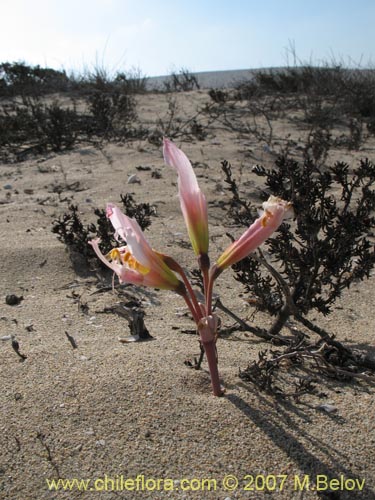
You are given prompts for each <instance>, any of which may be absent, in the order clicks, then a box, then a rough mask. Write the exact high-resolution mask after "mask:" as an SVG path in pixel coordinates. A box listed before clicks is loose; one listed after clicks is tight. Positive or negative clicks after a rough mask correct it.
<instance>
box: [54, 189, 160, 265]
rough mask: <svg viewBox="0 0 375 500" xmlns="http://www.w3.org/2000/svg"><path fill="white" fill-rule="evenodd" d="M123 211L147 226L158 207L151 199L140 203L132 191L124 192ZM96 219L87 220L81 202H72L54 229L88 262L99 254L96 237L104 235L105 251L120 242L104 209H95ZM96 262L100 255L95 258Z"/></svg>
mask: <svg viewBox="0 0 375 500" xmlns="http://www.w3.org/2000/svg"><path fill="white" fill-rule="evenodd" d="M121 202H122V205H123V211H124V213H125V214H126V215H128V216H129V217H132V218H135V219H136V220H137V222H138V224H139V225H140V227H141V228H142V230H145V229H146V228H148V227H149V226H150V225H151V218H152V216H155V215H156V210H155V207H153V206H152V205H150V204H148V203H140V204H137V203H136V202H135V201H134V198H133V196H132V195H131V194H126V195H121ZM94 213H95V215H96V217H97V220H96V223H93V224H84V223H83V222H82V220H81V218H80V215H79V211H78V206H77V205H70V206H69V207H68V212H66V213H64V214H63V215H62V216H61V217H59V218H58V219H57V220H55V221H54V222H53V226H52V232H53V233H55V234H57V238H58V239H59V241H61V242H62V243H64V244H65V245H66V247H67V249H68V250H69V251H70V252H73V253H78V254H80V255H81V256H82V257H83V259H84V261H86V263H87V264H90V262H91V260H92V259H93V258H94V257H96V256H95V253H94V251H93V249H92V247H91V245H90V244H89V241H90V240H91V239H93V238H100V240H101V243H100V248H101V250H102V252H103V253H104V254H106V253H108V252H109V251H110V250H111V249H112V248H113V247H115V246H118V242H117V241H116V240H115V238H114V229H113V226H112V224H111V223H110V221H109V219H108V218H107V216H106V213H105V211H104V210H101V209H95V210H94ZM95 262H97V259H96V258H95ZM99 262H100V261H99Z"/></svg>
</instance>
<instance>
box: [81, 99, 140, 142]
mask: <svg viewBox="0 0 375 500" xmlns="http://www.w3.org/2000/svg"><path fill="white" fill-rule="evenodd" d="M87 103H88V109H89V111H90V113H91V117H90V118H88V119H87V122H88V124H89V129H88V133H89V135H96V136H102V137H104V138H105V139H113V138H115V139H117V140H122V139H125V138H126V137H127V136H129V135H130V134H131V130H132V128H131V125H132V123H133V122H134V121H135V120H136V118H137V113H136V102H135V99H134V98H133V97H132V96H130V95H127V94H121V93H120V92H119V91H112V92H101V91H95V92H94V93H92V94H91V95H89V97H88V98H87Z"/></svg>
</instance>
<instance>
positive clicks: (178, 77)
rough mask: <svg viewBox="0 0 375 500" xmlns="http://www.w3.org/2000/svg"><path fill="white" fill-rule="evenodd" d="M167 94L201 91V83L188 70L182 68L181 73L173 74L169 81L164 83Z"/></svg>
mask: <svg viewBox="0 0 375 500" xmlns="http://www.w3.org/2000/svg"><path fill="white" fill-rule="evenodd" d="M164 88H165V90H166V92H188V91H190V90H194V89H199V88H200V86H199V82H198V79H197V77H196V76H195V75H193V74H192V73H191V72H190V71H189V70H188V69H186V68H181V69H180V71H179V73H175V72H173V73H172V74H171V75H170V77H169V80H168V81H166V82H164Z"/></svg>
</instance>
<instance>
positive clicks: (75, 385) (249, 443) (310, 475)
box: [0, 91, 375, 500]
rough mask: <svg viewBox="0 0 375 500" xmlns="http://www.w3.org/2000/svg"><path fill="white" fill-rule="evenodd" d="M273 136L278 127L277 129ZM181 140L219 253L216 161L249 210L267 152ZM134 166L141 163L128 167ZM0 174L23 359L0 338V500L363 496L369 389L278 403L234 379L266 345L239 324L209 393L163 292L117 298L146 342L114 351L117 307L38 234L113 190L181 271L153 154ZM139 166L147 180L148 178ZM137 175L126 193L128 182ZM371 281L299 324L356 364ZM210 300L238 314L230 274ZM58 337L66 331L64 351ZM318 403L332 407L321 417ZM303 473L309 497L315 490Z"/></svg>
mask: <svg viewBox="0 0 375 500" xmlns="http://www.w3.org/2000/svg"><path fill="white" fill-rule="evenodd" d="M178 99H179V102H180V105H181V113H182V115H183V116H184V115H186V116H188V113H189V112H191V111H192V110H194V109H195V108H196V106H198V105H199V104H202V103H204V102H207V100H208V97H207V94H206V92H205V91H200V92H191V93H187V94H181V95H179V96H178ZM139 109H140V116H141V119H142V120H143V123H144V124H145V126H152V125H153V124H154V125H155V122H156V120H157V118H158V117H159V116H163V115H164V113H165V109H166V100H165V96H161V95H156V94H155V95H153V94H150V95H145V96H142V97H141V98H139ZM184 110H185V111H184ZM278 130H279V131H280V135H282V134H284V135H285V134H286V132H287V131H286V130H285V124H284V123H282V122H280V123H279V124H278ZM291 132H292V133H294V134H295V136H296V139H298V133H297V132H296V131H293V130H292V131H291ZM179 144H180V143H179ZM181 145H182V147H183V149H184V151H185V152H186V153H187V155H188V156H189V158H190V159H191V160H192V161H194V162H197V166H196V173H197V176H198V181H199V183H200V185H201V188H202V190H203V191H204V192H205V193H206V195H207V198H208V201H209V216H210V224H211V226H210V245H211V251H210V252H211V258H212V260H213V259H215V258H216V257H217V256H218V255H219V253H220V252H221V251H222V250H223V249H224V248H225V247H226V246H227V245H228V243H229V240H228V237H227V236H225V232H226V231H228V230H230V232H231V233H232V234H235V235H238V234H239V232H240V230H239V229H236V228H228V226H227V222H226V218H225V211H224V210H223V209H221V208H220V202H222V201H224V200H228V194H227V193H225V191H224V189H223V186H224V183H223V179H222V174H221V171H220V161H221V160H223V159H227V160H229V161H231V163H232V165H233V170H234V173H235V176H236V178H237V180H239V181H240V183H241V186H242V187H243V191H244V192H246V193H248V196H249V197H251V199H253V200H254V201H256V200H257V199H258V196H257V193H258V186H259V184H258V182H259V181H258V179H257V178H256V177H255V175H254V174H252V173H251V166H252V165H253V164H254V163H256V162H263V163H264V164H270V162H272V161H273V156H272V153H270V152H268V151H267V150H266V149H265V148H263V145H262V144H258V143H257V141H256V140H255V139H251V138H240V137H237V136H236V135H234V134H230V133H228V132H226V131H223V130H216V131H214V132H213V133H212V134H210V135H209V136H208V137H207V139H206V140H205V141H203V142H199V141H197V142H194V143H182V144H181ZM335 154H336V155H337V157H340V158H348V159H350V160H351V161H352V162H355V160H356V158H359V157H365V156H369V157H370V158H371V157H372V158H373V157H374V144H371V143H370V144H368V145H367V146H366V148H364V149H363V150H362V151H359V152H356V153H355V154H353V153H350V154H349V153H347V152H343V151H340V152H334V155H335ZM140 165H141V166H150V167H151V170H149V171H138V170H137V169H136V167H137V166H140ZM0 168H1V170H0V172H1V173H0V175H1V191H0V201H1V202H2V204H1V205H0V213H1V218H0V234H1V248H0V252H1V256H0V272H1V277H2V279H1V284H0V287H1V297H2V298H1V302H2V305H1V318H0V337H2V338H3V337H5V338H7V337H9V336H10V335H15V336H16V338H17V340H18V341H19V344H20V352H21V353H23V354H25V355H26V356H27V360H25V361H23V362H22V361H21V360H20V358H19V357H18V356H17V355H16V353H15V352H14V351H13V350H12V347H11V342H10V341H9V340H2V341H0V363H1V373H0V377H1V388H2V390H1V392H0V402H1V417H0V498H4V499H5V498H6V499H10V500H16V499H19V500H21V499H22V500H31V499H35V500H40V499H55V498H56V499H60V498H67V499H75V498H88V499H91V498H93V499H95V498H105V499H107V498H108V499H112V498H113V499H114V498H129V499H133V498H134V499H138V498H139V499H164V498H173V499H222V500H224V499H227V500H228V499H235V498H238V499H244V500H250V499H251V500H253V499H258V498H275V499H276V498H277V499H304V500H310V499H315V498H319V497H320V498H332V499H337V498H340V499H353V498H363V499H366V500H371V499H373V498H375V460H374V447H375V427H374V418H373V415H374V410H375V404H374V388H373V384H371V383H367V382H364V381H358V382H351V383H343V382H337V381H334V380H321V381H320V382H319V391H320V393H321V397H320V398H319V397H318V396H316V395H309V396H305V397H303V398H302V400H301V402H299V403H296V402H294V401H293V400H292V401H290V400H277V399H275V398H273V397H271V396H268V395H266V394H265V393H262V392H259V391H258V390H257V389H256V388H255V387H254V386H252V385H250V384H245V383H243V382H242V381H241V380H240V378H239V377H238V371H239V368H242V369H244V368H246V366H247V365H248V363H249V362H250V361H251V360H254V359H257V355H258V352H259V351H260V350H263V349H265V348H267V347H269V346H267V345H266V344H264V343H262V342H260V341H259V339H257V338H255V337H252V336H251V335H245V334H244V333H242V332H240V331H238V332H234V333H232V334H231V335H230V336H227V337H225V338H220V339H219V341H218V352H219V359H220V364H219V368H220V374H221V377H222V379H223V382H224V384H225V387H226V393H225V396H224V397H222V398H215V397H213V396H212V395H211V393H210V382H209V376H208V373H207V366H206V364H205V363H204V364H203V369H202V370H201V371H196V370H192V369H190V368H188V367H187V366H186V365H185V364H184V361H185V360H186V359H187V358H190V359H192V358H193V357H194V356H197V355H198V353H199V346H198V341H197V338H196V337H195V336H194V335H188V334H183V333H181V330H184V329H192V328H193V322H192V321H191V319H190V318H189V316H187V315H185V314H184V312H185V308H184V303H183V301H182V300H181V299H180V298H179V297H177V296H175V295H173V294H172V293H170V292H157V291H154V290H140V289H134V288H131V287H130V288H129V287H126V288H125V292H126V293H128V294H130V295H132V294H133V295H134V296H137V297H138V298H140V299H141V300H142V302H143V305H144V309H145V312H146V318H145V321H146V326H147V327H148V329H149V331H150V333H151V335H152V336H153V337H154V340H153V341H149V342H143V343H133V344H122V343H120V342H119V341H118V338H119V337H124V336H127V335H129V329H128V325H127V322H126V320H125V319H123V318H120V317H118V316H115V315H114V314H103V310H104V308H105V307H110V306H113V305H114V304H116V303H118V302H119V301H121V300H124V297H123V296H121V295H120V296H119V295H117V294H116V293H114V292H112V291H107V292H105V293H97V291H98V287H97V283H98V281H97V277H96V275H95V274H89V275H87V274H86V275H84V274H83V273H78V274H77V273H76V272H75V271H74V270H73V267H72V263H71V260H70V258H69V254H68V253H67V252H66V250H65V247H64V245H63V244H61V243H60V242H59V241H58V240H57V238H56V235H54V234H53V233H52V232H51V225H52V222H53V220H54V219H56V217H58V216H59V215H61V214H62V213H64V212H65V211H66V210H67V204H68V200H69V201H73V202H74V203H78V204H79V207H80V212H81V215H82V219H83V220H85V221H86V222H90V221H94V220H95V216H94V214H93V210H94V208H95V207H101V208H103V207H104V206H105V203H106V202H107V201H113V202H119V200H120V194H121V193H126V192H131V193H134V197H135V199H136V201H137V202H141V201H148V202H150V203H152V204H154V205H155V206H156V208H157V213H158V217H156V218H154V220H153V223H152V225H151V227H150V228H149V229H148V230H147V237H148V239H149V240H150V242H151V243H152V245H153V247H154V248H156V249H158V250H160V251H163V252H165V253H169V254H170V255H172V256H173V257H175V258H176V259H177V260H178V261H179V262H180V263H181V264H182V265H183V266H185V267H186V268H187V269H189V268H190V269H191V268H195V267H196V262H195V259H194V256H193V252H192V251H191V249H190V248H189V244H188V238H187V235H186V230H185V226H184V222H183V219H182V215H181V213H180V208H179V201H178V199H177V196H176V193H177V187H176V177H175V174H174V172H173V171H172V169H170V168H168V167H166V166H164V163H163V159H162V152H161V148H157V147H155V146H153V145H151V144H149V143H148V142H146V141H137V142H134V143H132V144H130V145H126V146H122V145H113V144H110V145H106V146H105V147H104V149H103V151H99V150H97V149H95V148H94V147H92V146H87V145H81V146H79V147H76V148H75V149H74V150H73V151H70V152H67V153H64V154H59V155H46V156H44V157H41V158H34V159H29V160H27V161H25V162H23V163H20V164H15V165H9V164H7V165H5V164H3V165H1V166H0ZM154 169H158V170H160V172H161V178H160V179H155V178H153V177H152V175H151V174H152V170H154ZM135 173H136V174H137V176H138V177H139V179H140V184H131V185H129V184H127V179H128V176H129V175H131V174H135ZM75 181H79V182H80V186H81V187H82V188H83V190H82V191H79V192H76V191H71V190H69V188H67V189H65V190H64V191H63V193H61V195H58V194H56V193H53V192H52V191H53V186H55V185H56V184H57V183H64V182H65V183H67V184H71V183H73V182H75ZM9 186H10V187H9ZM374 284H375V278H374V276H372V277H371V278H370V280H368V281H367V282H364V283H363V284H361V285H360V286H359V285H356V286H354V287H353V288H352V289H351V290H350V291H348V292H347V293H345V294H344V295H343V297H342V299H341V300H340V301H339V302H338V303H337V305H338V306H339V307H340V309H336V310H335V311H334V312H333V313H332V314H331V315H330V316H328V317H327V318H316V316H314V315H313V316H312V317H315V318H316V319H319V324H320V325H321V326H323V327H325V328H327V329H328V330H329V331H330V332H331V333H335V334H336V335H337V338H338V339H339V340H341V341H343V342H344V341H346V342H347V343H348V344H349V345H351V346H353V347H359V348H361V349H364V350H365V352H367V353H369V354H372V355H374V351H375V347H374V336H373V334H374V330H375V316H374V314H373V297H374ZM215 291H216V293H218V294H220V297H221V299H222V301H223V302H224V303H225V304H226V305H227V306H228V307H229V308H231V309H232V310H233V311H234V312H236V313H237V314H238V315H240V316H241V317H243V318H246V317H249V316H250V315H251V313H252V309H251V308H249V306H248V305H247V304H246V303H245V301H244V300H243V298H241V297H240V294H241V293H243V290H242V289H241V287H240V285H239V284H238V283H237V282H235V280H234V279H233V277H232V273H231V271H227V272H226V274H223V275H222V276H221V277H220V279H219V280H218V283H217V287H216V289H215ZM11 293H13V294H17V295H22V296H23V301H22V302H21V304H20V305H17V306H9V305H6V304H5V296H6V295H7V294H11ZM76 294H78V295H79V296H80V297H81V299H80V300H81V301H82V302H83V303H87V305H88V308H89V309H88V314H83V312H82V311H81V310H80V308H79V307H78V304H77V298H76ZM222 320H223V324H224V326H230V325H232V324H233V322H232V320H231V319H230V318H228V317H225V316H224V315H222ZM254 321H255V323H256V324H258V325H259V326H263V327H266V326H267V325H269V324H270V322H271V320H270V318H269V317H267V316H265V315H261V314H258V315H257V316H256V317H255V320H254ZM65 332H68V333H69V334H70V335H72V336H73V337H74V338H75V340H76V343H77V345H78V348H77V349H73V348H72V346H71V345H70V343H69V342H68V339H67V337H66V335H65ZM322 403H325V404H331V405H333V406H334V407H335V408H336V411H335V412H334V413H327V412H324V411H321V410H319V409H318V406H319V405H320V404H322ZM137 476H138V477H139V478H138V480H137V479H136V478H137ZM58 478H68V479H78V480H82V479H84V480H91V482H90V483H88V490H89V491H88V492H84V491H80V490H79V488H78V487H77V485H74V486H73V487H72V490H71V491H66V492H64V491H62V489H61V490H60V491H58V492H56V491H49V488H48V484H47V482H46V480H47V479H48V480H51V479H56V480H57V479H58ZM106 478H107V479H106ZM142 478H143V479H142ZM236 478H237V480H238V485H237V486H236ZM327 478H328V479H329V480H332V479H333V480H334V479H337V480H338V482H337V483H335V482H334V483H332V484H331V485H330V486H331V487H332V488H331V489H335V488H336V490H337V491H335V492H334V493H330V494H329V495H326V496H324V494H325V493H326V491H325V489H328V486H327V483H326V480H327ZM127 479H128V482H127V483H125V482H126V480H127ZM208 479H211V480H212V481H211V482H210V483H207V481H206V482H205V481H204V480H208ZM111 480H113V482H111ZM158 480H159V483H158ZM185 480H187V481H185ZM95 481H96V482H95ZM132 481H133V482H132ZM147 481H148V482H147ZM308 481H309V482H310V487H311V488H312V489H311V490H310V489H309V488H308ZM317 481H318V485H319V486H320V488H321V491H319V492H317V491H314V490H313V486H314V484H316V482H317ZM215 482H216V483H215ZM125 484H126V488H127V490H125V489H124V488H125ZM81 486H82V485H81ZM326 486H327V488H326ZM95 488H96V490H95ZM121 488H122V491H121ZM142 488H143V490H142ZM208 488H210V491H208ZM82 489H83V487H82ZM114 490H117V491H114ZM360 490H361V491H360Z"/></svg>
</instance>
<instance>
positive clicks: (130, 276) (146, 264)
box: [90, 204, 185, 294]
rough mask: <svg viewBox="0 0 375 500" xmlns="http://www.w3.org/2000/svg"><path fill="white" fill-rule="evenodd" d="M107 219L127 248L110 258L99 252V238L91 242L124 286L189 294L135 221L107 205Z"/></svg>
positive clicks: (117, 250) (113, 206) (118, 250)
mask: <svg viewBox="0 0 375 500" xmlns="http://www.w3.org/2000/svg"><path fill="white" fill-rule="evenodd" d="M107 217H109V219H110V221H111V223H112V225H113V227H114V229H115V231H116V232H115V238H116V240H117V241H119V239H120V238H121V239H122V240H123V241H125V242H126V245H125V246H120V247H117V248H113V249H112V250H111V251H110V252H109V253H108V254H107V255H103V254H102V252H101V251H100V249H99V242H100V240H99V239H95V240H92V241H91V242H90V243H91V245H92V247H93V249H94V251H95V253H96V254H97V256H98V257H99V259H100V260H101V261H102V262H104V264H106V265H107V266H108V267H109V268H110V269H112V270H113V271H114V272H115V273H116V274H117V276H118V278H119V280H120V282H121V283H122V282H127V283H133V284H135V285H144V286H151V287H154V288H161V289H166V290H174V291H175V292H177V293H180V294H184V293H185V286H184V285H183V283H182V282H181V281H180V280H178V279H177V277H176V275H175V274H174V273H173V272H172V271H171V269H170V268H169V267H168V266H167V264H165V262H164V261H163V256H162V255H161V254H159V253H158V252H155V251H154V250H153V249H152V248H151V247H150V245H149V243H148V241H147V240H146V238H145V236H144V234H143V232H142V229H141V228H140V227H139V225H138V223H137V221H136V220H135V219H131V218H129V217H127V216H126V215H124V214H123V213H122V212H121V210H120V209H119V208H118V207H116V206H115V205H113V204H108V205H107Z"/></svg>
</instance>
